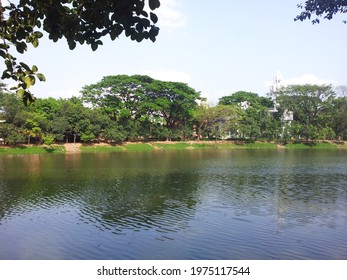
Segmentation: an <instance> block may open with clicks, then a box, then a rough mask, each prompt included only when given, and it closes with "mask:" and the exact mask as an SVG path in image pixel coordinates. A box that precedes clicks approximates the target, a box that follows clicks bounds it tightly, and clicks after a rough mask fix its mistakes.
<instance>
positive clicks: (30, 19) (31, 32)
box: [0, 0, 160, 105]
mask: <svg viewBox="0 0 347 280" xmlns="http://www.w3.org/2000/svg"><path fill="white" fill-rule="evenodd" d="M147 6H148V7H149V9H148V8H147ZM159 6H160V1H159V0H148V1H147V0H117V1H110V0H98V1H85V0H60V1H56V0H55V1H43V0H20V1H19V3H18V4H14V3H12V2H9V4H8V5H6V6H4V5H3V4H2V2H1V0H0V34H1V35H0V36H1V39H2V42H1V43H0V56H1V57H2V58H3V59H4V62H5V66H6V69H5V71H4V72H3V73H2V77H1V78H2V79H7V78H11V79H13V80H15V81H17V82H18V86H17V87H16V90H17V93H18V95H19V96H20V97H21V98H22V99H23V101H24V103H25V104H26V105H27V104H30V103H31V102H32V101H33V98H34V97H33V96H32V94H31V93H30V91H29V88H30V86H32V85H34V84H35V82H36V80H37V79H38V80H40V81H44V80H45V77H44V75H43V74H42V73H39V72H38V67H37V66H35V65H34V66H31V67H29V66H28V65H27V64H25V63H23V62H18V61H17V59H16V57H15V56H14V54H13V53H14V51H17V52H18V53H24V52H25V51H27V50H28V45H32V46H33V47H34V48H36V47H37V46H38V45H39V40H40V38H42V36H43V33H42V31H45V32H47V33H48V34H49V39H51V40H53V41H54V42H56V41H58V40H60V39H62V38H65V39H66V40H67V43H68V46H69V48H70V49H74V48H75V47H76V45H77V43H80V44H84V43H85V44H88V45H90V46H91V48H92V50H93V51H95V50H96V49H97V48H98V47H99V46H100V45H102V44H103V42H102V40H101V38H103V37H104V36H106V35H109V36H110V38H111V40H115V39H116V38H117V37H118V36H120V35H121V34H122V33H123V32H124V33H125V36H126V37H129V38H130V39H131V40H134V41H137V42H141V41H142V40H144V39H150V40H151V41H153V42H154V41H155V40H156V36H157V35H158V33H159V28H158V27H156V26H155V24H156V23H157V21H158V17H157V16H156V14H155V13H153V12H150V11H153V10H155V9H157V8H158V7H159ZM14 49H15V50H14Z"/></svg>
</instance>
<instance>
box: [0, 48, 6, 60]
mask: <svg viewBox="0 0 347 280" xmlns="http://www.w3.org/2000/svg"><path fill="white" fill-rule="evenodd" d="M0 56H1V57H3V58H5V59H6V57H7V55H6V53H5V52H4V51H2V50H0Z"/></svg>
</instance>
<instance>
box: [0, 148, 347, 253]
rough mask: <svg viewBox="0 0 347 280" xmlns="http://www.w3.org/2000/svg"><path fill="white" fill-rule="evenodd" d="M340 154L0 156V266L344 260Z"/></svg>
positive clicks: (345, 175)
mask: <svg viewBox="0 0 347 280" xmlns="http://www.w3.org/2000/svg"><path fill="white" fill-rule="evenodd" d="M346 159H347V151H317V150H304V151H285V150H279V151H273V150H271V151H270V150H265V151H264V150H237V151H235V150H208V151H155V152H133V153H105V154H68V155H25V156H18V155H17V156H1V157H0V259H347V161H346Z"/></svg>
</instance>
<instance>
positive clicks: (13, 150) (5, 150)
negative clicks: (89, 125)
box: [0, 146, 65, 155]
mask: <svg viewBox="0 0 347 280" xmlns="http://www.w3.org/2000/svg"><path fill="white" fill-rule="evenodd" d="M57 153H60V154H61V153H65V147H64V146H17V147H1V148H0V155H23V154H24V155H28V154H57Z"/></svg>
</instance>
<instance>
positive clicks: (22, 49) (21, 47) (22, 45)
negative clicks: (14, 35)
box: [16, 42, 27, 53]
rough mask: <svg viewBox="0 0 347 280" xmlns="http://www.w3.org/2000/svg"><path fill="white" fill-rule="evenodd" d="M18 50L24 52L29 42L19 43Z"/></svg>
mask: <svg viewBox="0 0 347 280" xmlns="http://www.w3.org/2000/svg"><path fill="white" fill-rule="evenodd" d="M16 50H17V52H19V53H24V52H25V51H26V50H27V44H26V43H24V42H19V43H17V45H16Z"/></svg>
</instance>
